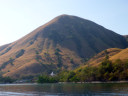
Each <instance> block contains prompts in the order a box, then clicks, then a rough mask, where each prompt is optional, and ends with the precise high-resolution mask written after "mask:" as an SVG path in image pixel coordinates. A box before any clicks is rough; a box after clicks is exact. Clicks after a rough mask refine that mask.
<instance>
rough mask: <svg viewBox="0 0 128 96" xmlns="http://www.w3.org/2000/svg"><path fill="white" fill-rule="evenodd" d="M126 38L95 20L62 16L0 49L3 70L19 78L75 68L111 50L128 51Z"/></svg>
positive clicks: (0, 62)
mask: <svg viewBox="0 0 128 96" xmlns="http://www.w3.org/2000/svg"><path fill="white" fill-rule="evenodd" d="M126 46H127V42H126V40H125V38H124V37H123V36H121V35H119V34H117V33H115V32H113V31H110V30H108V29H106V28H104V27H102V26H100V25H98V24H96V23H94V22H92V21H89V20H86V19H82V18H79V17H76V16H70V15H61V16H58V17H56V18H54V19H53V20H51V21H50V22H48V23H47V24H45V25H43V26H40V27H39V28H37V29H35V30H34V31H33V32H31V33H30V34H28V35H26V36H24V37H23V38H21V39H19V40H17V41H15V42H13V43H11V44H8V45H5V46H1V47H0V65H1V66H0V70H1V71H2V73H3V74H4V76H13V77H16V78H19V77H22V76H29V75H32V76H33V75H38V74H41V73H48V74H49V73H51V72H52V71H54V72H58V71H60V70H63V69H74V68H76V67H78V66H79V65H81V64H83V63H84V60H85V59H88V58H90V57H92V56H94V55H95V54H97V53H99V52H101V51H103V50H105V49H107V48H126Z"/></svg>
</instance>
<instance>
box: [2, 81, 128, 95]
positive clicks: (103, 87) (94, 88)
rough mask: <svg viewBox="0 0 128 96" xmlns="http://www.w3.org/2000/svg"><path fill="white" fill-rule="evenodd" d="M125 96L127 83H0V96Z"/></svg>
mask: <svg viewBox="0 0 128 96" xmlns="http://www.w3.org/2000/svg"><path fill="white" fill-rule="evenodd" d="M7 95H10V96H42V95H45V96H47V95H50V96H58V95H63V96H65V95H69V96H92V95H95V96H102V95H104V96H110V95H111V96H122V95H123V96H127V95H128V84H127V83H99V84H97V83H95V84H89V83H87V84H75V83H66V84H0V96H7Z"/></svg>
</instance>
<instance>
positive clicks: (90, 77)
mask: <svg viewBox="0 0 128 96" xmlns="http://www.w3.org/2000/svg"><path fill="white" fill-rule="evenodd" d="M59 77H60V79H59V80H60V81H63V82H78V81H79V82H90V81H118V80H128V60H126V61H121V60H119V59H118V60H116V61H115V62H112V61H110V60H108V59H105V60H104V61H103V62H102V63H101V65H100V66H98V67H90V66H87V67H85V68H81V69H79V70H77V71H66V72H62V73H60V74H59Z"/></svg>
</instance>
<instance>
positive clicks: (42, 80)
mask: <svg viewBox="0 0 128 96" xmlns="http://www.w3.org/2000/svg"><path fill="white" fill-rule="evenodd" d="M57 81H58V80H57V78H56V77H53V76H48V75H42V76H39V77H38V80H37V82H38V83H56V82H57Z"/></svg>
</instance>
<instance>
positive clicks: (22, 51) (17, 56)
mask: <svg viewBox="0 0 128 96" xmlns="http://www.w3.org/2000/svg"><path fill="white" fill-rule="evenodd" d="M24 52H25V50H24V49H21V50H20V51H18V52H17V54H16V58H19V57H20V56H22V55H23V54H24Z"/></svg>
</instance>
